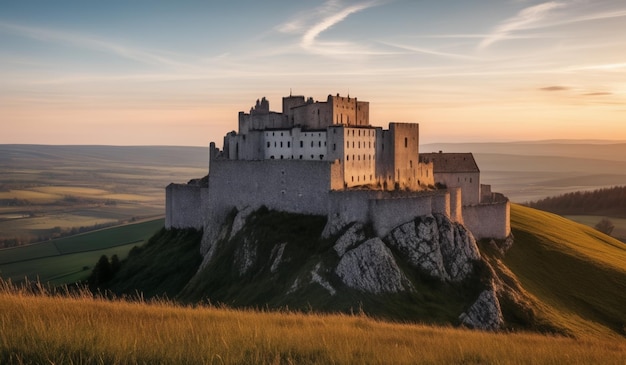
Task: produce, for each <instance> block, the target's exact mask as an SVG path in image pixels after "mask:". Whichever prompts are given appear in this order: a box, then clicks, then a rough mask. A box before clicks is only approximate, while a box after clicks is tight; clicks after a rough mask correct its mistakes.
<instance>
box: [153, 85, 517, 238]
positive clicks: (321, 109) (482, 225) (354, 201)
mask: <svg viewBox="0 0 626 365" xmlns="http://www.w3.org/2000/svg"><path fill="white" fill-rule="evenodd" d="M282 104H283V105H282V112H273V111H270V107H269V102H268V101H267V100H266V99H265V98H262V99H261V100H257V101H256V105H255V106H254V107H252V108H251V109H250V112H249V113H245V112H240V113H239V130H238V132H236V131H232V132H230V133H228V134H226V136H225V137H224V142H223V148H222V149H221V150H219V149H218V148H216V146H215V143H213V142H211V144H210V147H209V174H208V176H207V178H205V179H199V180H192V181H190V182H189V183H187V184H170V185H169V186H168V187H167V188H166V219H165V226H166V228H197V229H204V239H203V240H204V241H210V240H212V239H215V238H216V237H217V236H218V231H219V229H220V227H221V225H222V224H223V223H224V222H225V220H226V217H227V216H228V214H229V213H230V212H231V211H232V210H233V209H237V210H243V209H256V208H258V207H261V206H266V207H268V208H270V209H276V210H281V211H286V212H293V213H305V214H316V215H325V216H327V218H328V220H327V226H326V229H325V234H326V235H331V234H334V233H336V232H339V231H340V230H341V229H342V228H343V227H345V226H346V225H347V224H349V223H352V222H361V223H364V224H371V225H372V227H373V229H374V230H375V231H376V233H377V234H379V235H380V236H381V237H382V236H384V235H385V234H386V233H388V232H389V231H390V230H391V229H393V228H394V227H396V226H397V225H399V224H402V223H404V222H407V221H409V220H411V219H413V218H415V217H416V216H420V215H426V214H433V213H441V214H444V215H446V216H447V217H449V218H450V219H451V220H453V221H455V222H459V223H463V224H464V225H465V226H466V227H467V228H468V229H469V230H470V231H471V232H472V233H473V235H474V236H475V237H476V238H477V239H481V238H496V239H503V238H506V237H508V236H509V235H510V224H509V218H510V203H509V201H508V199H507V198H506V197H504V196H503V195H501V194H497V193H492V192H491V187H490V186H489V185H482V184H480V170H479V169H478V166H477V164H476V162H475V160H474V157H473V155H472V154H471V153H461V154H459V153H453V154H451V153H441V152H439V153H427V154H420V153H419V125H418V124H417V123H389V127H388V129H383V128H382V127H375V126H372V125H370V122H369V103H368V102H365V101H359V100H357V99H356V98H351V97H350V96H347V97H342V96H340V95H339V94H337V95H336V96H333V95H329V96H328V98H327V99H326V101H314V100H313V98H305V97H304V96H293V95H289V96H287V97H283V103H282Z"/></svg>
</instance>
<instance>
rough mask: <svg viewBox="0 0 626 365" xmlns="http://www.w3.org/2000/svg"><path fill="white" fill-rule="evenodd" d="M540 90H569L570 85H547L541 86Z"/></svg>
mask: <svg viewBox="0 0 626 365" xmlns="http://www.w3.org/2000/svg"><path fill="white" fill-rule="evenodd" d="M539 90H541V91H565V90H569V87H567V86H546V87H542V88H539Z"/></svg>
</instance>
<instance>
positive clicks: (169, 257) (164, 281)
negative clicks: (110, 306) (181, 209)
mask: <svg viewBox="0 0 626 365" xmlns="http://www.w3.org/2000/svg"><path fill="white" fill-rule="evenodd" d="M201 238H202V232H201V231H196V230H176V229H173V230H169V231H168V230H165V229H164V228H162V229H161V230H160V231H159V232H158V233H156V234H155V235H154V236H152V238H150V240H149V241H148V242H147V243H146V244H145V245H143V246H141V247H137V248H134V249H133V250H131V251H130V253H129V255H128V259H127V260H125V262H123V263H122V266H121V269H120V271H119V272H118V273H117V274H116V275H115V277H114V278H113V279H112V280H111V281H110V282H108V283H106V284H105V285H103V286H102V289H107V290H111V291H112V292H114V293H115V294H117V295H135V294H136V293H137V292H141V293H142V294H143V297H144V298H152V297H155V296H160V297H169V298H175V297H176V296H177V295H178V293H179V292H180V290H182V289H183V287H184V286H185V285H187V283H188V282H189V280H191V278H192V277H193V275H194V274H195V273H196V271H197V270H198V267H199V266H200V263H201V262H202V256H201V255H200V240H201Z"/></svg>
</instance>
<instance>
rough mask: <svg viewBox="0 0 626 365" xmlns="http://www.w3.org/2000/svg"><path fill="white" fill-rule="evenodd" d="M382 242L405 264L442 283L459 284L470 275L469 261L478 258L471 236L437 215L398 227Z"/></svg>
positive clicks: (461, 228) (474, 242)
mask: <svg viewBox="0 0 626 365" xmlns="http://www.w3.org/2000/svg"><path fill="white" fill-rule="evenodd" d="M385 240H386V241H387V242H388V243H389V245H390V246H391V247H393V248H394V249H396V250H398V252H400V253H401V254H402V255H403V256H404V257H406V258H407V261H408V263H409V265H411V266H412V267H414V268H416V269H418V270H421V271H424V272H426V273H428V274H429V275H430V276H432V277H436V278H439V279H441V280H444V281H452V282H458V281H462V280H463V279H465V278H466V277H467V276H468V275H469V274H471V272H472V269H473V262H474V261H476V260H479V259H480V253H479V251H478V246H477V245H476V241H475V240H474V238H473V237H472V235H471V233H470V232H469V231H467V230H466V229H465V227H463V226H462V225H460V224H458V223H453V222H451V221H450V220H449V219H448V218H447V217H445V216H443V215H440V214H435V215H426V216H422V217H418V218H416V219H415V220H414V221H411V222H408V223H405V224H403V225H400V226H398V227H396V228H394V229H393V230H392V231H391V232H390V233H389V235H387V237H385Z"/></svg>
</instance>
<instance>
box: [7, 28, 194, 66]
mask: <svg viewBox="0 0 626 365" xmlns="http://www.w3.org/2000/svg"><path fill="white" fill-rule="evenodd" d="M0 31H4V32H9V33H13V34H16V35H19V36H21V37H26V38H31V39H35V40H39V41H44V42H57V43H60V44H66V45H71V46H74V47H79V48H82V49H90V50H96V51H100V52H107V53H110V54H114V55H116V56H119V57H123V58H126V59H129V60H133V61H137V62H141V63H145V64H150V65H161V66H163V65H165V66H173V67H177V68H178V67H184V68H189V67H190V65H189V64H186V63H182V62H178V61H175V60H172V59H170V58H167V57H164V56H161V55H158V54H155V53H153V52H148V51H144V50H141V49H138V48H133V47H129V46H125V45H122V44H119V43H115V42H111V41H108V40H103V39H98V38H95V37H90V36H86V35H83V34H76V33H72V32H65V31H60V30H56V29H50V28H39V27H32V26H25V25H20V24H13V23H8V22H4V21H0Z"/></svg>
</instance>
